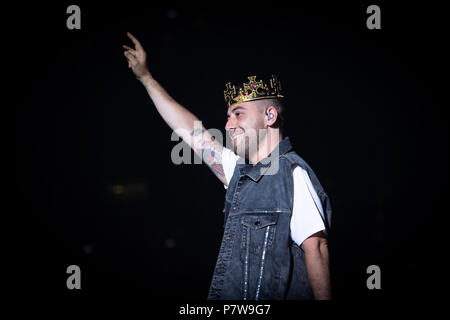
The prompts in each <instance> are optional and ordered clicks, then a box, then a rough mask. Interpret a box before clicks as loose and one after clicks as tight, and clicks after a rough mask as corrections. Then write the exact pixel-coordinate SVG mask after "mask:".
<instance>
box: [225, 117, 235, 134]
mask: <svg viewBox="0 0 450 320" xmlns="http://www.w3.org/2000/svg"><path fill="white" fill-rule="evenodd" d="M234 129H236V121H235V120H234V119H233V118H232V117H229V118H228V120H227V123H226V124H225V130H226V131H230V130H234Z"/></svg>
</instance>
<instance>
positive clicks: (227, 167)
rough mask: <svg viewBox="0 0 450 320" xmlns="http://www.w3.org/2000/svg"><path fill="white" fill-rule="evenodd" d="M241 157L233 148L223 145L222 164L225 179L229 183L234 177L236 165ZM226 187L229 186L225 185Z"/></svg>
mask: <svg viewBox="0 0 450 320" xmlns="http://www.w3.org/2000/svg"><path fill="white" fill-rule="evenodd" d="M238 159H239V156H238V155H237V154H235V153H234V152H233V151H232V150H230V149H228V148H225V147H223V149H222V166H223V172H224V173H225V179H226V180H227V184H229V183H230V180H231V177H233V173H234V168H235V167H236V162H237V160H238ZM223 187H224V188H225V189H227V188H228V187H227V186H226V185H223Z"/></svg>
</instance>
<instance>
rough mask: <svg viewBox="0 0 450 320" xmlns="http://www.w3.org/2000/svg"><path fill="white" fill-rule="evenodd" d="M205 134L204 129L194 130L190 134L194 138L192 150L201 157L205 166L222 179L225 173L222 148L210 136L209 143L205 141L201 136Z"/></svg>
mask: <svg viewBox="0 0 450 320" xmlns="http://www.w3.org/2000/svg"><path fill="white" fill-rule="evenodd" d="M203 133H205V130H204V129H200V128H199V129H195V130H193V131H192V132H191V136H193V137H194V141H193V145H192V148H193V149H194V151H195V153H197V154H198V155H199V156H201V158H202V160H203V161H204V162H205V164H206V165H207V166H208V167H209V168H210V169H211V170H212V171H213V172H214V174H215V175H216V176H217V177H219V178H224V177H225V173H224V170H223V166H222V153H221V150H222V149H221V148H222V146H219V145H217V142H216V141H215V139H214V137H213V136H211V139H210V140H209V139H207V140H209V141H205V140H204V139H203V136H201V134H203Z"/></svg>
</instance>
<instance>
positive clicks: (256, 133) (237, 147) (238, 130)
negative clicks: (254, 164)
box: [225, 101, 265, 159]
mask: <svg viewBox="0 0 450 320" xmlns="http://www.w3.org/2000/svg"><path fill="white" fill-rule="evenodd" d="M227 118H228V120H227V123H226V125H225V130H226V131H227V133H228V134H229V136H230V138H231V140H232V144H233V151H234V153H236V154H237V155H239V156H241V157H243V158H246V159H249V157H250V156H251V155H252V154H253V153H254V152H256V151H257V150H258V143H259V142H260V141H261V140H262V138H264V136H265V130H260V129H264V128H265V123H264V112H262V111H261V110H260V109H259V108H258V105H257V102H255V101H247V102H242V103H236V104H234V105H231V106H230V107H229V108H228V112H227Z"/></svg>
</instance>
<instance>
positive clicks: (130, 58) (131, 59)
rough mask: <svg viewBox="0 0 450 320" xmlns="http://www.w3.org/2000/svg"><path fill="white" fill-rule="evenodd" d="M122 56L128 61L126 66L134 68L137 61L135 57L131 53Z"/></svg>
mask: <svg viewBox="0 0 450 320" xmlns="http://www.w3.org/2000/svg"><path fill="white" fill-rule="evenodd" d="M123 54H124V55H125V57H126V58H127V60H128V66H130V65H131V66H135V65H136V64H137V62H138V61H137V59H136V57H135V56H134V55H133V54H132V53H131V52H129V51H125V52H124V53H123Z"/></svg>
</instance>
